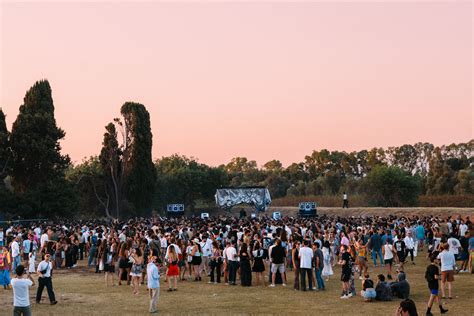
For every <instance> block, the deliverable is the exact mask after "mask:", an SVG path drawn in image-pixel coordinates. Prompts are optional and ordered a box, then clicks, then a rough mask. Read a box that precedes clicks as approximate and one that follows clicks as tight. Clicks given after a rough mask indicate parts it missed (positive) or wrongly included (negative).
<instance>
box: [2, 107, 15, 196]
mask: <svg viewBox="0 0 474 316" xmlns="http://www.w3.org/2000/svg"><path fill="white" fill-rule="evenodd" d="M9 137H10V135H9V133H8V129H7V123H6V121H5V113H3V110H2V109H1V108H0V187H2V186H3V184H4V183H3V179H5V177H6V176H7V175H8V173H9V170H10V166H11V158H12V157H11V151H10V148H9V147H10V144H9Z"/></svg>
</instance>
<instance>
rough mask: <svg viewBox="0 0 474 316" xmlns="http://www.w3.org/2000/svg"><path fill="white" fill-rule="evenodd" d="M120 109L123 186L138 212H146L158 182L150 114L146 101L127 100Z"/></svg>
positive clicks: (129, 200) (126, 195) (128, 198)
mask: <svg viewBox="0 0 474 316" xmlns="http://www.w3.org/2000/svg"><path fill="white" fill-rule="evenodd" d="M120 112H121V114H122V116H123V119H124V123H125V124H124V125H125V126H124V129H125V135H124V136H125V137H124V142H125V144H124V151H123V157H122V166H123V189H124V193H125V197H126V198H127V200H128V202H129V203H131V204H132V206H133V208H134V210H135V212H136V213H138V214H144V213H145V212H147V211H149V210H150V208H151V205H152V202H153V195H154V194H155V182H156V170H155V167H154V165H153V161H152V156H151V149H152V145H153V141H152V137H153V136H152V133H151V127H150V114H149V113H148V111H147V110H146V108H145V106H144V105H143V104H140V103H134V102H126V103H125V104H124V105H123V106H122V108H121V110H120Z"/></svg>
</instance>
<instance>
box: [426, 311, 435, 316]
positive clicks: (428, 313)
mask: <svg viewBox="0 0 474 316" xmlns="http://www.w3.org/2000/svg"><path fill="white" fill-rule="evenodd" d="M426 316H434V315H433V313H432V312H426Z"/></svg>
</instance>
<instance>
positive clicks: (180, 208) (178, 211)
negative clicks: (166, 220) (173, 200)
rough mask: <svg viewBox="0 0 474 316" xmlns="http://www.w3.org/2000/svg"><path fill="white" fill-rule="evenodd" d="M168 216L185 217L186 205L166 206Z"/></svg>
mask: <svg viewBox="0 0 474 316" xmlns="http://www.w3.org/2000/svg"><path fill="white" fill-rule="evenodd" d="M166 215H167V216H168V217H180V216H184V204H168V205H167V206H166Z"/></svg>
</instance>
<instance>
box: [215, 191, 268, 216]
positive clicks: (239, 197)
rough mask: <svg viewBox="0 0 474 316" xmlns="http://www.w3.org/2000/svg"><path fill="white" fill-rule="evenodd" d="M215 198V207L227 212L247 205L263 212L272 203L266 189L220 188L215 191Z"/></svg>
mask: <svg viewBox="0 0 474 316" xmlns="http://www.w3.org/2000/svg"><path fill="white" fill-rule="evenodd" d="M215 197H216V204H217V206H219V207H220V208H223V209H227V210H230V209H231V208H232V207H234V206H236V205H239V204H249V205H252V206H254V207H255V209H256V210H257V211H259V212H263V211H265V210H266V209H267V207H268V206H269V205H270V203H271V202H272V198H271V197H270V192H269V191H268V189H267V188H266V187H240V188H221V189H217V192H216V195H215Z"/></svg>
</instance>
